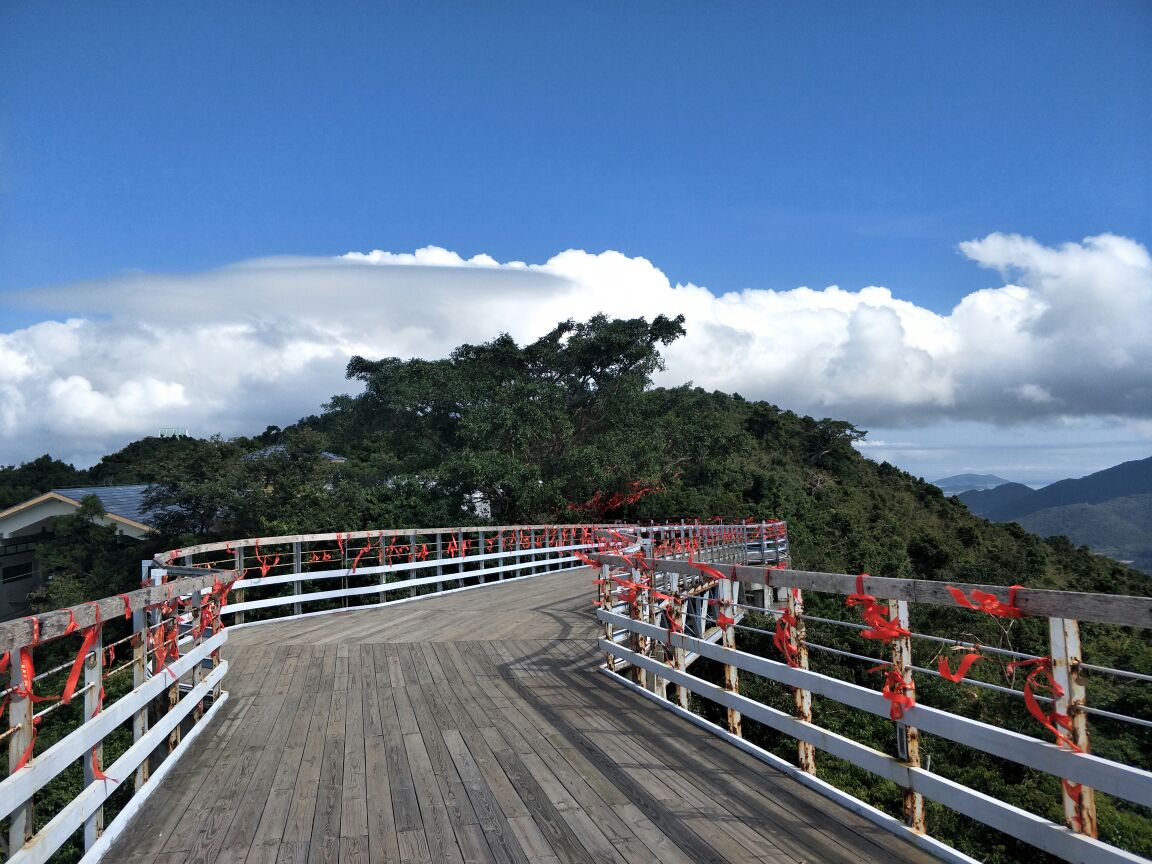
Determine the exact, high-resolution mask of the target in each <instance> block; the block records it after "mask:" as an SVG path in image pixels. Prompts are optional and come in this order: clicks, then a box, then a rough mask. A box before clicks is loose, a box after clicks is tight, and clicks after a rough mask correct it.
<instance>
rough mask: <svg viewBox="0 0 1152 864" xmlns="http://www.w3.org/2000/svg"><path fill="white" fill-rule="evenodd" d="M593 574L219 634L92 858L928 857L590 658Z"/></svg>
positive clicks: (851, 861) (852, 861) (138, 863)
mask: <svg viewBox="0 0 1152 864" xmlns="http://www.w3.org/2000/svg"><path fill="white" fill-rule="evenodd" d="M593 595H594V589H593V585H592V576H591V574H590V573H589V572H588V571H582V572H576V573H565V574H557V575H554V576H542V577H538V578H536V579H531V580H526V581H523V582H515V583H510V584H506V585H494V586H490V587H484V588H480V589H477V590H474V591H466V592H461V593H458V594H451V595H446V596H443V597H436V598H430V599H426V600H420V601H418V602H414V603H408V604H401V605H398V606H392V607H389V608H386V609H373V610H366V611H363V612H348V613H340V614H337V615H326V616H319V617H315V618H308V619H303V620H300V621H294V622H284V623H279V624H269V625H263V626H259V627H251V628H247V629H242V630H236V631H233V632H232V634H231V635H230V641H229V645H228V650H227V653H228V656H229V659H230V661H231V663H232V664H233V667H232V669H231V671H230V672H229V675H228V678H227V681H226V688H227V689H228V690H229V691H230V692H231V697H230V699H229V701H228V703H227V704H226V705H225V706H224V707H223V709H222V710H221V716H220V717H219V718H218V719H216V720H214V721H213V725H212V726H211V727H209V728H207V729H205V731H204V734H203V735H202V736H201V738H200V739H199V740H198V741H197V743H196V745H195V746H194V748H193V749H192V751H191V752H189V753H188V754H187V755H185V756H184V758H183V759H182V760H181V761H180V762H179V763H178V764H177V765H176V766H175V769H174V771H173V772H172V774H171V775H170V776H169V777H168V778H166V780H165V782H164V783H163V784H161V787H160V789H159V790H158V791H157V792H156V793H155V794H154V795H153V796H152V797H151V798H150V799H149V800H148V801H147V802H146V803H145V805H144V807H143V809H142V811H141V813H140V814H139V815H138V816H137V817H136V819H135V820H134V822H133V824H132V825H131V826H129V828H128V830H127V831H126V832H125V835H124V836H123V837H122V839H121V840H120V841H119V842H118V843H117V844H116V845H115V846H114V847H113V848H112V850H111V851H110V852H109V853H108V855H107V856H106V859H105V860H107V861H116V862H121V861H124V862H132V864H145V862H158V864H159V862H163V864H180V862H188V864H212V862H234V864H238V862H248V864H275V862H284V864H288V862H320V861H325V862H327V861H331V862H338V861H340V862H352V861H356V862H372V864H375V862H442V861H443V862H456V864H464V862H489V861H493V862H521V864H526V862H533V864H536V862H540V864H558V862H616V864H634V862H641V864H643V862H648V864H694V862H713V861H716V862H719V861H747V862H773V864H775V862H808V864H816V862H828V864H835V862H843V864H861V862H869V861H877V862H880V861H883V862H886V864H888V862H928V861H933V860H935V859H933V858H931V857H930V856H927V855H926V854H924V853H922V852H920V851H918V850H916V849H915V848H913V847H911V846H909V845H907V844H905V843H904V842H903V841H900V840H898V839H895V838H894V837H893V836H892V835H890V834H887V833H886V832H883V831H881V830H880V829H878V828H876V827H874V826H872V825H871V824H870V823H868V822H866V821H864V820H863V819H861V818H860V817H858V816H855V815H854V814H852V813H850V812H848V811H847V810H844V809H842V808H840V807H838V806H837V805H835V804H833V803H832V802H830V801H828V800H827V799H825V798H823V797H821V796H819V795H817V794H815V793H813V792H810V791H809V790H807V789H805V788H804V787H802V786H800V785H798V784H796V783H794V782H793V781H791V780H790V779H788V778H787V777H786V776H784V775H782V774H780V773H778V772H776V771H774V770H773V769H771V768H769V767H767V766H765V765H764V764H762V763H760V762H758V761H756V760H755V759H753V758H751V757H750V756H747V755H746V754H744V753H742V752H741V751H739V750H737V749H736V748H734V747H731V746H730V745H727V744H725V743H724V742H722V741H720V740H719V739H717V738H715V737H714V736H712V735H709V734H708V733H706V732H704V731H702V730H700V729H697V728H696V727H695V726H693V725H691V724H690V723H688V722H686V721H684V720H681V719H680V718H678V717H676V716H674V715H672V714H671V713H669V712H667V711H662V710H659V709H658V708H656V707H655V706H653V705H652V704H651V703H649V702H647V701H646V700H644V699H643V698H642V697H640V696H638V695H636V694H634V693H631V692H630V691H628V690H626V689H625V688H623V687H621V686H619V685H618V684H615V683H613V682H612V681H611V680H609V679H608V678H607V677H606V676H604V675H602V674H600V673H597V672H595V671H593V669H594V665H595V663H596V662H597V659H596V658H595V657H594V655H593V653H592V650H591V648H592V646H593V645H594V644H595V639H596V633H597V626H596V624H595V621H594V619H593V618H592V616H591V614H590V612H589V606H590V600H591V598H592V597H593Z"/></svg>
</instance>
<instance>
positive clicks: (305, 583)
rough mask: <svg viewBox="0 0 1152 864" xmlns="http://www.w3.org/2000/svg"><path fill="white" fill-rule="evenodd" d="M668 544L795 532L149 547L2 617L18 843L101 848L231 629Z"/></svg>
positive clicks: (393, 534)
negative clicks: (66, 596)
mask: <svg viewBox="0 0 1152 864" xmlns="http://www.w3.org/2000/svg"><path fill="white" fill-rule="evenodd" d="M654 549H655V550H658V551H659V552H660V553H661V554H666V555H669V556H672V557H675V558H688V557H690V556H695V557H696V558H698V559H700V560H716V561H720V560H726V561H736V560H746V558H747V556H748V554H749V551H750V550H751V554H752V555H753V557H756V556H760V557H759V558H758V560H782V558H783V556H786V554H787V533H786V530H785V528H784V526H783V524H782V523H759V524H740V525H700V524H695V523H679V524H665V525H647V526H637V525H618V524H617V525H517V526H485V527H463V528H436V529H414V530H383V531H352V532H347V533H344V532H338V533H328V534H307V535H297V536H289V537H267V538H250V539H243V540H231V541H225V542H217V543H207V544H202V545H198V546H194V547H189V548H186V549H176V550H169V551H166V552H163V553H160V554H159V555H157V556H155V558H153V559H152V560H150V561H145V562H143V567H142V587H141V588H140V589H139V590H137V591H131V592H128V593H126V594H121V595H118V596H116V597H110V598H104V599H101V600H97V601H93V602H90V603H84V604H80V605H78V606H74V607H71V608H69V609H61V610H56V611H54V612H49V613H45V614H43V615H38V616H33V617H29V618H24V619H20V620H19V621H13V622H8V623H4V624H0V673H2V672H3V671H5V670H8V671H10V684H9V686H8V687H7V688H6V689H5V690H4V691H3V692H2V693H0V697H2V698H4V699H5V702H6V706H7V709H8V725H7V728H6V730H5V731H4V732H2V733H0V738H2V739H7V742H8V765H9V773H8V776H7V777H6V778H5V779H3V780H2V781H0V819H2V820H3V826H4V828H5V829H6V830H5V831H4V832H3V834H4V836H5V837H6V838H7V844H6V847H5V849H4V850H3V851H4V852H5V858H6V860H7V861H10V862H13V864H40V862H45V861H47V860H48V859H49V858H50V857H51V856H52V855H53V854H55V853H57V852H59V851H61V850H63V851H64V852H65V853H66V854H69V855H70V857H74V858H78V857H81V856H82V860H84V861H96V860H99V858H100V856H101V855H102V854H104V852H106V851H107V849H108V848H109V847H110V845H111V842H112V840H113V839H114V838H115V837H116V836H117V834H118V833H120V832H121V831H122V830H123V829H124V827H125V826H126V825H127V823H128V820H129V819H130V818H131V817H132V815H133V814H134V813H135V812H136V811H137V810H138V809H139V806H140V804H141V802H142V801H143V800H144V798H145V797H146V796H147V794H148V793H149V792H150V791H151V790H152V789H153V788H155V786H156V785H157V784H158V783H159V782H160V781H161V780H162V778H163V777H164V776H165V774H166V773H167V772H168V771H170V770H171V768H172V766H173V765H174V764H175V762H176V760H177V759H178V758H179V756H180V755H181V753H183V752H184V751H185V749H186V748H187V747H188V746H189V744H190V743H191V742H192V741H193V740H194V739H195V738H196V736H197V735H198V734H199V732H200V730H201V729H202V728H203V725H204V722H205V721H207V720H208V719H210V718H211V717H212V716H213V715H214V714H215V713H216V712H217V711H218V710H219V709H220V707H221V706H222V705H223V704H224V703H225V701H226V700H227V698H228V694H227V692H226V691H225V690H223V689H222V686H221V685H222V683H223V680H224V676H225V675H226V674H227V670H228V664H227V661H225V660H223V659H222V658H221V656H220V649H221V647H222V646H223V645H224V644H225V643H226V641H227V638H228V630H229V629H230V628H231V627H234V626H250V625H253V624H259V623H263V622H267V621H275V620H283V619H286V618H294V617H301V616H308V615H318V614H328V613H332V612H338V611H342V610H347V609H365V608H371V607H373V606H380V605H387V604H390V603H398V602H408V601H410V600H412V599H416V598H418V597H422V596H426V595H430V594H435V593H442V592H449V591H460V590H469V589H472V588H476V587H480V586H482V585H485V584H488V583H490V582H502V581H510V580H515V579H526V578H531V577H533V576H538V575H544V574H548V573H560V572H565V571H570V570H575V569H578V568H580V567H584V566H586V561H587V555H588V553H590V552H595V551H604V550H610V551H614V552H622V553H627V554H631V553H634V552H637V551H642V550H646V551H647V552H648V554H651V552H652V550H654ZM226 624H227V627H226V626H225V625H226ZM46 729H47V733H46V731H45V730H46ZM39 736H43V737H39ZM38 737H39V740H38ZM58 802H63V803H58ZM106 817H107V818H108V821H107V823H106V821H105V820H106Z"/></svg>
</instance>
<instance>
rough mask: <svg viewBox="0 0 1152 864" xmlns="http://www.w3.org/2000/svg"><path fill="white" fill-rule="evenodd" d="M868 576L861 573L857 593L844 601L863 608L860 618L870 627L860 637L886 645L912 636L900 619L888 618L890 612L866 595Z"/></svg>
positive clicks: (857, 578)
mask: <svg viewBox="0 0 1152 864" xmlns="http://www.w3.org/2000/svg"><path fill="white" fill-rule="evenodd" d="M867 575H868V574H867V573H861V574H860V575H859V576H857V577H856V593H855V594H849V595H848V598H847V599H846V600H845V601H844V602H845V605H847V606H860V607H862V608H861V609H860V616H861V617H862V618H863V619H864V623H865V624H867V625H868V629H867V630H864V631H862V632H861V633H860V635H861V636H863V637H864V638H865V639H878V640H879V641H881V642H883V643H885V644H888V643H889V642H891V641H892V640H893V639H897V638H900V637H902V636H911V635H912V633H911V631H909V630H906V629H905V628H903V627H901V626H900V622H899V620H898V619H896V618H889V617H888V610H887V609H886V608H885V607H883V606H881V605H880V604H879V603H877V602H876V598H875V597H873V596H872V595H871V594H865V593H864V577H865V576H867Z"/></svg>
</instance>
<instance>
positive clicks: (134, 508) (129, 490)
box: [52, 483, 149, 525]
mask: <svg viewBox="0 0 1152 864" xmlns="http://www.w3.org/2000/svg"><path fill="white" fill-rule="evenodd" d="M147 490H148V484H147V483H143V484H139V485H133V486H73V487H70V488H67V489H53V490H52V491H53V492H55V493H56V494H57V495H63V496H64V497H65V498H71V499H73V500H74V501H81V500H83V499H84V498H86V497H88V496H89V495H95V496H96V497H97V498H99V499H100V503H101V504H103V505H104V510H105V511H106V512H108V513H111V514H113V515H115V516H120V517H123V518H124V519H131V520H132V521H133V522H142V523H144V524H145V525H147V524H148V523H149V519H148V516H147V514H146V513H145V512H144V493H145V492H146V491H147Z"/></svg>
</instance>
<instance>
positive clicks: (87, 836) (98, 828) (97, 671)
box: [84, 625, 104, 852]
mask: <svg viewBox="0 0 1152 864" xmlns="http://www.w3.org/2000/svg"><path fill="white" fill-rule="evenodd" d="M97 626H98V629H97V632H96V641H95V642H94V643H93V644H92V653H91V654H89V655H88V656H87V657H85V658H84V688H85V689H84V722H87V721H88V720H89V719H91V718H92V717H95V716H96V714H98V713H99V712H100V708H101V704H100V703H101V688H102V687H103V686H104V633H103V630H102V629H100V628H99V625H97ZM103 767H104V739H103V738H101V739H100V740H99V741H97V742H96V744H95V745H94V746H93V747H92V749H91V750H90V751H89V755H88V758H86V759H85V760H84V787H85V788H87V787H88V786H90V785H92V784H93V783H95V782H96V770H95V769H96V768H103ZM103 833H104V805H103V804H101V805H100V806H99V807H97V808H96V812H95V813H93V814H92V815H91V816H89V817H88V818H87V819H86V820H84V851H85V852H87V851H88V850H89V849H91V848H92V847H93V846H94V845H95V844H96V841H97V840H99V839H100V835H101V834H103Z"/></svg>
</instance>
